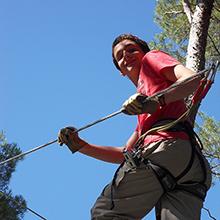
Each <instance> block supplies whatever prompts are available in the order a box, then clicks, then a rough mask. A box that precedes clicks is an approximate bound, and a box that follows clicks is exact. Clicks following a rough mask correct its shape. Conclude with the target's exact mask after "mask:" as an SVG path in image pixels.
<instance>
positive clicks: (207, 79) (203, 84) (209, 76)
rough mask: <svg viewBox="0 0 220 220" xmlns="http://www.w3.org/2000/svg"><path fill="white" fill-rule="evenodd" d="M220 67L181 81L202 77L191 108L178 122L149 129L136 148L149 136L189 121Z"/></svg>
mask: <svg viewBox="0 0 220 220" xmlns="http://www.w3.org/2000/svg"><path fill="white" fill-rule="evenodd" d="M218 66H219V62H217V63H216V64H212V66H211V67H210V68H208V69H205V70H203V71H201V72H199V73H198V74H196V75H193V76H192V77H189V78H187V79H185V80H183V81H181V84H184V83H186V82H189V81H191V80H193V79H195V78H198V77H201V78H202V80H201V81H200V84H199V86H198V88H197V90H196V91H195V93H194V95H193V98H192V101H191V106H190V107H189V108H188V109H187V110H186V111H185V112H184V113H183V114H182V115H181V116H180V117H179V118H177V119H176V120H174V121H171V122H169V123H167V124H165V125H161V126H157V127H154V128H151V129H149V130H148V131H146V132H145V133H144V134H142V135H141V136H140V137H139V138H138V140H137V142H136V143H135V147H139V146H140V145H141V144H142V143H143V141H144V139H145V138H146V136H147V135H149V134H152V133H154V132H160V131H165V130H168V129H170V128H172V127H173V126H175V125H176V124H177V123H178V122H180V121H183V120H185V119H187V118H188V117H189V116H190V114H191V113H192V112H193V111H194V110H195V109H196V108H197V105H198V104H199V103H200V102H201V100H202V99H203V98H204V97H205V96H206V94H207V93H208V91H209V89H210V88H211V85H212V84H213V83H214V79H215V75H216V72H217V68H218ZM178 85H179V84H177V83H175V84H173V85H172V86H170V87H168V88H167V89H165V90H163V91H161V92H158V93H156V94H154V95H153V96H151V97H149V98H152V97H156V96H158V95H161V94H166V93H167V92H170V91H171V90H173V89H174V88H176V87H177V86H178Z"/></svg>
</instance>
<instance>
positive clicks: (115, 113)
mask: <svg viewBox="0 0 220 220" xmlns="http://www.w3.org/2000/svg"><path fill="white" fill-rule="evenodd" d="M122 111H123V109H120V110H118V111H116V112H113V113H112V114H110V115H107V116H105V117H103V118H100V119H98V120H96V121H94V122H92V123H90V124H88V125H85V126H83V127H81V128H79V129H77V130H75V131H74V133H77V132H80V131H82V130H85V129H87V128H89V127H91V126H93V125H95V124H97V123H100V122H102V121H105V120H107V119H109V118H112V117H114V116H116V115H118V114H120V113H122ZM57 141H58V139H56V140H53V141H50V142H48V143H46V144H43V145H40V146H38V147H35V148H33V149H31V150H28V151H26V152H23V153H21V154H18V155H16V156H14V157H11V158H8V159H7V160H4V161H1V162H0V166H2V165H4V164H5V163H8V162H10V161H12V160H16V159H18V158H21V157H23V156H25V155H28V154H30V153H33V152H35V151H37V150H40V149H42V148H44V147H47V146H49V145H51V144H54V143H56V142H57Z"/></svg>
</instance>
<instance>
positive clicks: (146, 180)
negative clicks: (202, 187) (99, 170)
mask: <svg viewBox="0 0 220 220" xmlns="http://www.w3.org/2000/svg"><path fill="white" fill-rule="evenodd" d="M191 150H192V148H191V145H190V143H189V141H185V140H180V139H178V140H166V141H161V142H157V143H153V144H150V145H149V146H147V147H146V148H145V150H144V151H143V156H144V157H145V158H148V159H150V160H151V161H152V162H155V163H156V164H159V165H161V166H163V167H165V168H167V169H168V170H169V171H170V172H171V173H172V174H173V175H174V176H178V175H179V174H180V173H181V172H182V171H183V170H184V169H185V168H186V166H187V164H188V162H189V160H190V157H191ZM204 162H205V165H206V169H207V171H206V172H207V178H206V182H205V183H206V185H207V187H208V188H209V187H210V184H211V172H210V168H209V166H208V163H207V161H206V159H205V158H204ZM203 175H204V172H203V171H202V168H201V165H200V162H199V160H198V158H197V156H195V159H194V162H193V165H192V167H191V169H190V171H189V172H188V173H187V174H186V175H185V176H184V177H182V178H181V179H180V180H179V184H181V183H184V182H186V181H194V182H195V181H201V180H202V179H203ZM112 202H113V204H114V207H113V208H112ZM158 202H159V203H160V206H161V220H199V219H200V214H201V208H202V206H203V201H202V200H200V199H199V198H197V197H195V196H193V195H192V194H190V193H187V192H184V191H179V190H174V191H172V192H168V193H164V192H163V189H162V187H161V184H160V183H159V181H158V179H157V177H156V176H155V174H154V172H153V171H152V169H151V167H149V166H146V165H144V164H143V165H141V166H140V167H138V168H137V169H131V168H130V167H129V166H128V164H127V163H125V164H124V165H123V166H122V167H121V168H120V169H119V171H118V173H117V176H116V179H115V183H114V185H113V186H112V182H111V183H110V184H108V185H107V186H106V187H105V188H104V190H103V192H102V193H101V195H100V196H99V198H98V199H97V201H96V203H95V204H94V206H93V208H92V210H91V215H92V220H139V219H142V218H143V217H144V216H145V215H147V214H148V213H149V212H150V211H151V210H152V209H153V208H154V207H155V205H156V204H157V203H158Z"/></svg>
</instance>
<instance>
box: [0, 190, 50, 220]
mask: <svg viewBox="0 0 220 220" xmlns="http://www.w3.org/2000/svg"><path fill="white" fill-rule="evenodd" d="M1 194H2V195H3V196H5V197H6V199H8V200H11V198H10V196H8V195H6V194H5V193H4V192H2V191H0V195H1ZM13 201H14V202H15V203H16V204H17V205H18V206H19V207H23V208H26V209H27V210H28V211H29V212H31V213H32V214H34V215H36V216H37V217H39V218H40V219H43V220H47V219H46V218H44V217H43V216H42V215H40V214H39V213H37V212H36V211H34V210H33V209H31V208H28V207H27V206H24V205H21V204H19V203H18V202H17V201H16V200H13Z"/></svg>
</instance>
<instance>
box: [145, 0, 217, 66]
mask: <svg viewBox="0 0 220 220" xmlns="http://www.w3.org/2000/svg"><path fill="white" fill-rule="evenodd" d="M189 2H190V6H191V10H192V12H193V11H194V10H195V7H196V4H197V1H195V0H191V1H189ZM155 22H156V23H157V24H158V25H159V26H160V27H161V33H159V34H157V35H156V36H155V39H154V41H152V42H150V43H149V45H150V47H151V48H152V49H159V50H164V51H166V52H168V53H169V54H171V55H173V56H174V57H176V58H177V59H178V60H180V61H181V62H182V63H184V62H185V58H186V52H187V45H188V41H189V32H190V23H189V21H188V19H187V16H186V14H185V13H184V10H183V6H182V1H175V0H158V1H157V5H156V13H155ZM219 51H220V0H215V3H214V8H213V11H212V17H211V20H210V26H209V37H208V39H207V47H206V60H207V64H208V63H210V62H215V61H217V60H219V59H220V54H219Z"/></svg>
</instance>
